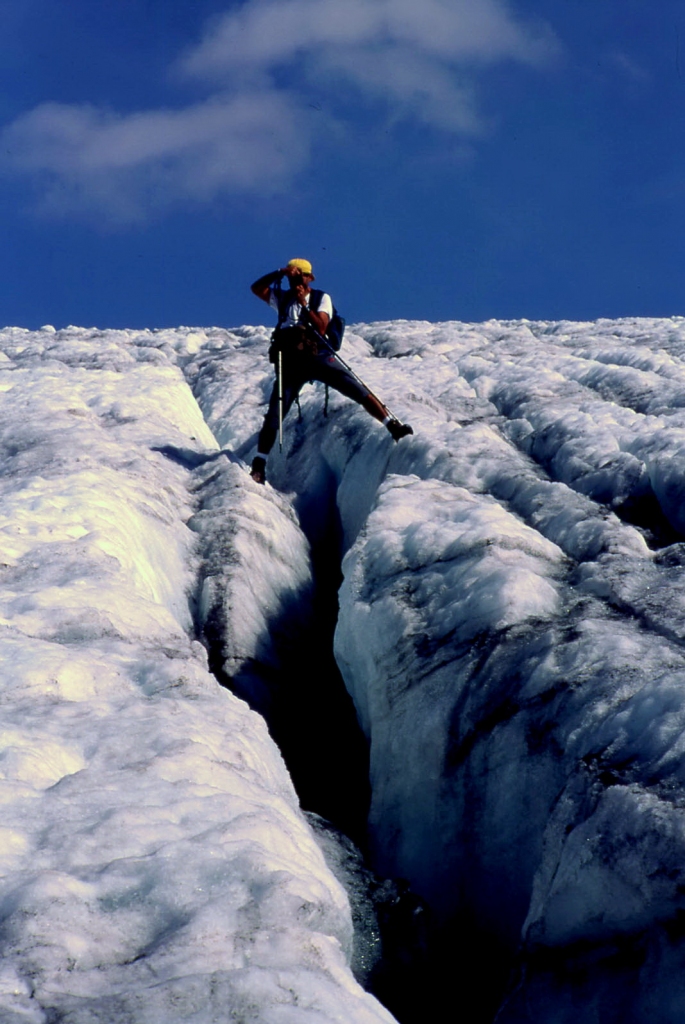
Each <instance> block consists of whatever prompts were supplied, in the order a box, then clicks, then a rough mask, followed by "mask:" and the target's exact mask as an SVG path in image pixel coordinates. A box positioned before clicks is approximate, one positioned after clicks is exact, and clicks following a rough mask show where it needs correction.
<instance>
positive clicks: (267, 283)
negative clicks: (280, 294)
mask: <svg viewBox="0 0 685 1024" xmlns="http://www.w3.org/2000/svg"><path fill="white" fill-rule="evenodd" d="M285 273H286V270H285V268H281V269H280V270H272V271H271V273H270V274H265V275H264V277H260V278H259V280H258V281H255V282H254V284H251V285H250V291H251V292H252V293H253V295H256V296H257V298H258V299H261V300H262V302H268V301H269V298H270V296H269V292H270V291H271V286H272V285H274V284H276V283H277V282H278V281H280V280H281V278H282V277H283V276H284V275H285Z"/></svg>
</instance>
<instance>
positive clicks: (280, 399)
mask: <svg viewBox="0 0 685 1024" xmlns="http://www.w3.org/2000/svg"><path fill="white" fill-rule="evenodd" d="M278 450H279V452H282V451H283V353H282V351H281V350H280V348H279V350H278Z"/></svg>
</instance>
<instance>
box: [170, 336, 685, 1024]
mask: <svg viewBox="0 0 685 1024" xmlns="http://www.w3.org/2000/svg"><path fill="white" fill-rule="evenodd" d="M266 339H267V332H266V331H263V332H261V333H260V332H259V331H256V330H253V329H243V330H241V331H236V332H233V333H232V334H230V335H227V336H226V337H225V339H223V340H222V339H221V338H219V337H216V338H215V339H213V340H212V341H211V343H210V344H208V345H207V346H204V347H203V349H202V351H201V352H200V353H199V354H198V356H197V357H196V359H195V360H194V361H193V364H191V365H190V366H189V367H188V373H189V379H191V380H192V382H193V386H194V388H195V392H196V395H197V397H198V400H199V401H200V404H201V406H202V408H203V411H204V412H205V415H206V416H207V417H208V420H209V422H210V424H211V425H212V427H213V429H214V430H215V431H216V433H217V436H218V437H219V438H220V439H221V441H222V443H230V444H232V445H235V446H236V447H238V448H239V450H240V452H241V454H244V455H248V454H249V453H250V449H251V442H250V438H252V440H254V431H256V429H257V428H258V426H259V422H260V409H259V408H258V407H256V405H255V404H254V396H255V395H261V396H262V397H263V399H265V398H266V396H267V394H268V389H269V387H270V375H269V370H268V367H267V366H266V364H265V363H263V362H261V360H262V359H263V353H264V350H265V345H266ZM344 354H345V355H346V357H347V358H348V359H349V360H350V361H351V362H352V363H353V365H354V366H355V368H356V369H357V370H358V372H360V374H361V375H362V377H363V378H364V379H366V380H367V381H368V382H369V383H370V384H371V385H372V386H373V387H374V388H375V389H376V390H377V391H378V393H379V394H380V396H381V397H382V398H384V399H385V400H386V401H387V402H388V403H389V404H390V405H391V406H392V407H393V409H394V410H395V411H396V412H397V413H398V414H399V415H400V416H401V417H403V418H407V419H408V420H409V421H410V422H411V423H412V424H413V425H414V428H415V430H416V435H415V436H414V437H413V438H410V439H406V440H404V441H402V442H401V443H400V444H399V445H397V446H395V445H393V443H392V442H391V441H390V440H389V438H388V437H387V435H386V434H385V433H384V431H382V430H381V429H380V428H379V427H378V425H377V424H375V423H374V422H373V421H372V420H370V418H368V417H367V416H366V415H365V414H364V413H363V412H362V411H361V410H359V409H357V408H356V407H354V406H353V405H352V404H351V403H349V402H346V401H345V400H344V399H338V398H337V397H334V398H333V399H332V402H331V414H330V416H329V418H328V419H327V420H326V419H324V418H323V416H322V396H321V394H320V392H316V391H315V390H313V389H312V390H310V391H309V392H308V394H307V396H306V398H305V400H304V401H303V415H304V419H303V422H302V423H299V424H298V423H297V420H296V414H295V413H294V412H293V414H291V419H289V421H288V425H287V432H286V449H285V451H284V453H283V455H282V456H279V455H278V454H276V455H275V456H274V457H273V458H272V459H271V460H270V464H269V479H270V480H271V481H272V483H273V484H274V485H275V486H276V487H279V488H281V489H282V490H286V491H290V492H293V493H294V494H295V495H297V498H296V504H297V507H298V509H299V511H300V513H301V517H302V522H303V524H304V525H305V527H306V529H307V531H308V533H309V536H310V538H311V539H312V540H313V541H316V540H317V539H319V540H320V539H321V538H324V539H325V538H327V539H328V543H330V544H331V545H333V544H339V545H340V553H341V555H344V556H345V558H344V562H343V569H344V574H345V582H344V584H343V587H342V591H341V595H340V605H341V609H340V620H339V624H338V630H337V636H336V652H337V656H338V661H339V664H340V666H341V668H342V670H343V673H344V676H345V679H346V682H347V685H348V687H349V690H350V692H351V693H352V695H353V697H354V700H355V703H356V706H357V709H358V713H359V716H360V720H361V722H362V724H363V726H364V729H365V731H366V733H367V735H368V737H369V740H370V744H371V775H372V786H373V799H372V807H371V816H370V832H371V839H372V842H373V847H374V856H375V863H376V867H377V868H378V869H379V870H380V871H381V872H382V873H384V874H389V875H393V876H401V877H405V878H408V879H409V880H410V882H411V884H412V886H413V887H414V888H415V889H416V890H417V891H418V892H419V893H420V894H421V895H422V896H423V897H424V898H425V899H426V900H427V901H428V903H429V905H430V907H431V909H432V914H433V920H434V927H435V934H436V936H439V938H440V942H441V943H442V948H443V951H444V968H445V971H446V972H449V974H450V977H453V972H454V970H455V963H456V965H457V970H459V968H461V970H460V973H459V974H458V983H459V985H460V986H461V991H462V993H463V995H464V998H468V997H470V998H471V999H472V1000H479V1001H480V1015H476V1017H474V1019H482V1020H488V1019H492V1016H493V1014H494V1013H495V1012H496V1011H497V1008H498V1006H499V1007H500V1010H499V1016H498V1021H500V1022H505V1021H506V1022H515V1021H516V1022H518V1021H528V1020H530V1021H533V1020H535V1021H539V1020H545V1021H555V1022H557V1021H558V1022H566V1021H569V1022H570V1021H577V1020H581V1021H587V1022H588V1024H589V1022H590V1021H592V1022H594V1021H596V1020H599V1021H601V1022H602V1024H605V1022H609V1021H611V1022H613V1021H616V1022H618V1021H621V1022H630V1021H636V1022H637V1021H640V1022H641V1021H647V1020H649V1021H650V1022H651V1021H669V1022H674V1024H675V1022H676V1021H681V1020H682V1018H683V1015H684V1014H685V983H684V982H683V980H682V979H683V978H685V973H684V972H683V967H684V966H685V945H684V944H683V942H684V940H685V929H683V928H682V919H683V915H685V895H684V894H685V867H684V866H685V799H684V798H685V794H684V792H683V782H684V778H683V777H684V775H685V760H684V758H685V745H684V744H683V738H682V737H683V728H684V726H685V651H684V650H683V641H684V640H685V598H684V589H683V565H685V545H683V543H682V542H681V538H683V537H684V536H685V515H684V513H683V508H685V503H684V501H683V498H684V497H685V321H683V320H682V319H679V318H675V319H672V320H625V321H616V322H610V321H600V322H598V323H587V324H575V323H558V324H544V323H528V322H517V323H496V322H491V323H487V324H480V325H465V324H438V325H434V324H429V323H405V322H397V323H388V324H375V325H369V326H361V327H357V328H356V333H352V332H350V334H349V335H348V338H347V339H346V345H345V350H344ZM378 357H381V358H378ZM229 367H235V368H236V371H237V375H238V380H236V381H235V383H234V382H233V381H232V379H231V375H230V369H229ZM219 381H220V382H221V383H219ZM244 395H249V396H250V402H251V404H246V403H244V402H243V401H242V399H243V396H244ZM332 495H334V496H335V507H334V508H333V509H331V508H330V502H331V496H332ZM483 963H487V964H488V969H489V972H490V984H489V985H488V986H487V991H483V989H482V986H480V984H479V983H478V982H476V984H475V987H472V986H473V979H474V977H476V978H477V977H478V975H476V974H474V973H473V971H472V967H478V966H482V964H483Z"/></svg>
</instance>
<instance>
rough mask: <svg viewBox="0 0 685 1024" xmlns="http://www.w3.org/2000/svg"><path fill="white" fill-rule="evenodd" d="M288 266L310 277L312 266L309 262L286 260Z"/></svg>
mask: <svg viewBox="0 0 685 1024" xmlns="http://www.w3.org/2000/svg"><path fill="white" fill-rule="evenodd" d="M288 266H289V267H294V268H295V270H301V271H302V273H303V274H311V276H312V277H314V275H313V274H312V265H311V263H310V262H309V260H288Z"/></svg>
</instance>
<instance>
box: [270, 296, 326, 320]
mask: <svg viewBox="0 0 685 1024" xmlns="http://www.w3.org/2000/svg"><path fill="white" fill-rule="evenodd" d="M282 294H285V293H282ZM310 298H311V296H310V295H308V296H307V301H306V303H305V305H306V306H307V307H309V300H310ZM269 305H270V306H271V308H272V309H275V310H276V312H277V313H278V298H277V291H276V289H275V288H270V289H269ZM314 312H315V313H328V319H329V320H330V319H331V317H332V316H333V301H332V299H331V297H330V295H327V294H326V292H324V293H323V295H322V296H321V302H320V303H319V307H318V309H315V310H314ZM286 313H287V315H286V318H285V320H284V321H283V323H282V324H281V327H295V326H296V325H297V324H298V323H299V322H300V314H301V313H302V306H301V305H300V303H299V302H292V303H291V304H290V305H289V306H288V309H287V311H286Z"/></svg>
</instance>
